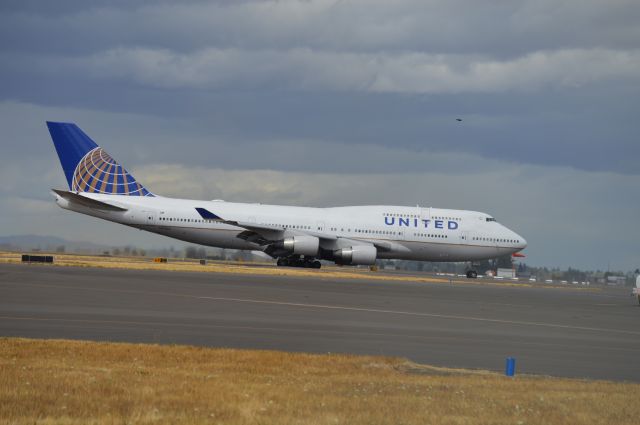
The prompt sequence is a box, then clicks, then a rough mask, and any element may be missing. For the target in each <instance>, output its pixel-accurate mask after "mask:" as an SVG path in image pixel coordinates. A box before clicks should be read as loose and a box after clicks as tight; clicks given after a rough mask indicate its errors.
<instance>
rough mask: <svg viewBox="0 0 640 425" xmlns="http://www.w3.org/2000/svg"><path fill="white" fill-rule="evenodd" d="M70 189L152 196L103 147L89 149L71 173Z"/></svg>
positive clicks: (109, 193)
mask: <svg viewBox="0 0 640 425" xmlns="http://www.w3.org/2000/svg"><path fill="white" fill-rule="evenodd" d="M71 186H72V187H71V189H72V190H74V191H77V192H89V193H103V194H108V195H128V196H153V194H152V193H151V192H149V191H148V190H147V189H145V188H144V186H142V185H141V184H140V183H138V182H137V181H136V179H135V178H134V177H133V176H132V175H131V174H129V173H128V172H127V170H125V169H124V167H122V166H121V165H120V164H118V163H117V162H116V161H115V160H114V159H113V158H112V157H111V156H110V155H109V154H108V153H107V152H106V151H105V150H104V149H102V148H100V147H97V148H95V149H93V150H91V151H89V152H88V153H87V154H86V155H85V156H84V157H83V158H82V159H81V160H80V162H79V163H78V165H77V166H76V169H75V171H74V173H73V181H72V185H71Z"/></svg>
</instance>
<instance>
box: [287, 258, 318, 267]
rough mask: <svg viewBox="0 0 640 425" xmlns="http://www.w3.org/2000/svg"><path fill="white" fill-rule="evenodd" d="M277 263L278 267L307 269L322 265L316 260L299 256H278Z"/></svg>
mask: <svg viewBox="0 0 640 425" xmlns="http://www.w3.org/2000/svg"><path fill="white" fill-rule="evenodd" d="M277 264H278V267H304V268H307V269H319V268H320V267H321V266H322V265H321V264H320V261H318V260H314V259H313V258H300V257H298V258H295V257H286V258H278V262H277Z"/></svg>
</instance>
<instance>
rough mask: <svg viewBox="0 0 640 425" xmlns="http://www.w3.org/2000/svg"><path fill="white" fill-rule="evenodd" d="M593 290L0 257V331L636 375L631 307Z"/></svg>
mask: <svg viewBox="0 0 640 425" xmlns="http://www.w3.org/2000/svg"><path fill="white" fill-rule="evenodd" d="M629 293H630V289H627V288H605V289H603V290H601V291H585V290H575V289H569V288H567V289H551V288H543V287H508V286H491V285H474V284H441V283H440V284H429V283H417V282H384V281H375V282H374V281H366V280H353V279H348V280H335V279H322V278H306V277H305V278H294V277H280V276H260V275H250V276H248V275H234V274H227V273H181V272H162V271H159V272H156V271H132V270H114V269H93V268H74V267H54V266H53V267H52V266H42V265H10V264H3V265H0V336H21V337H31V338H71V339H89V340H97V341H128V342H150V343H162V344H193V345H203V346H212V347H234V348H255V349H275V350H286V351H307V352H318V353H322V352H341V353H354V354H373V355H385V356H401V357H407V358H408V359H410V360H412V361H415V362H419V363H426V364H432V365H437V366H447V367H461V368H481V369H491V370H502V368H503V364H504V359H505V358H506V357H507V356H513V357H515V358H516V359H517V370H518V372H519V373H534V374H548V375H555V376H566V377H580V378H595V379H611V380H629V381H636V382H638V381H640V367H638V364H637V359H638V358H639V357H640V328H639V327H638V325H637V324H638V318H639V317H640V308H639V307H638V305H637V301H636V300H635V298H631V297H629Z"/></svg>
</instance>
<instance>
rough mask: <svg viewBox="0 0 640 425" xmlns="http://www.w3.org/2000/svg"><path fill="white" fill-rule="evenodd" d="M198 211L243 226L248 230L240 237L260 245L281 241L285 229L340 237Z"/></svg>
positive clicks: (327, 236)
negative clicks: (227, 218)
mask: <svg viewBox="0 0 640 425" xmlns="http://www.w3.org/2000/svg"><path fill="white" fill-rule="evenodd" d="M196 211H198V213H199V214H200V216H201V217H202V218H204V219H205V220H215V221H218V222H220V223H224V224H228V225H231V226H236V227H241V228H243V229H246V231H244V232H241V233H240V234H238V237H239V238H240V239H244V240H246V241H248V242H254V243H257V244H259V245H268V244H270V243H273V242H277V241H280V240H282V239H284V237H285V231H287V230H288V231H290V232H291V233H293V234H304V235H309V236H315V237H317V238H319V239H325V240H336V239H338V238H337V237H336V236H334V235H328V234H326V233H322V232H314V231H311V230H298V229H285V228H284V227H282V226H270V225H268V224H258V223H253V222H248V221H237V220H225V219H224V218H222V217H220V216H218V215H216V214H214V213H212V212H211V211H209V210H207V209H206V208H196Z"/></svg>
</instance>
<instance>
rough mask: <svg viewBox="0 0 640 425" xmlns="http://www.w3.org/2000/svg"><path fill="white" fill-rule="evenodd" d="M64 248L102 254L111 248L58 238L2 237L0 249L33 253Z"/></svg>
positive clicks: (33, 236) (31, 236)
mask: <svg viewBox="0 0 640 425" xmlns="http://www.w3.org/2000/svg"><path fill="white" fill-rule="evenodd" d="M60 247H64V249H65V251H67V252H102V251H108V250H110V249H111V247H109V246H106V245H101V244H96V243H93V242H78V241H69V240H66V239H63V238H59V237H57V236H39V235H13V236H0V249H5V250H11V251H15V250H25V251H31V250H34V249H39V250H41V251H56V250H58V249H60Z"/></svg>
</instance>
